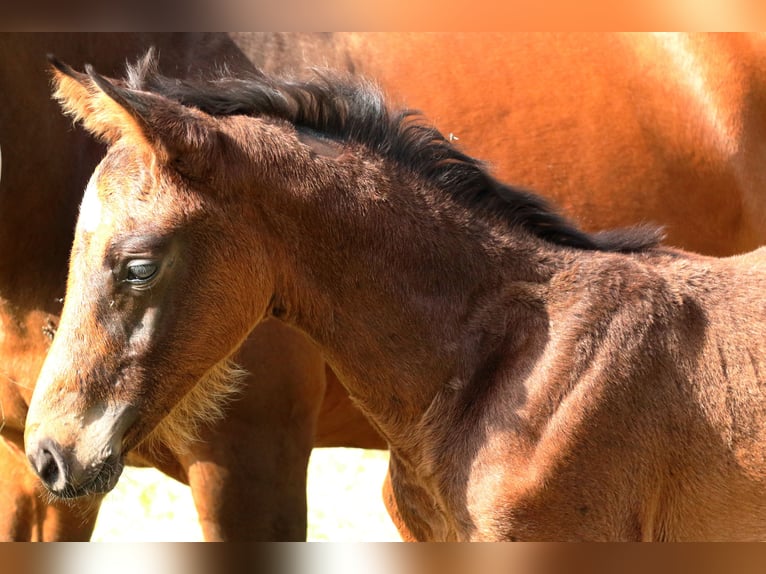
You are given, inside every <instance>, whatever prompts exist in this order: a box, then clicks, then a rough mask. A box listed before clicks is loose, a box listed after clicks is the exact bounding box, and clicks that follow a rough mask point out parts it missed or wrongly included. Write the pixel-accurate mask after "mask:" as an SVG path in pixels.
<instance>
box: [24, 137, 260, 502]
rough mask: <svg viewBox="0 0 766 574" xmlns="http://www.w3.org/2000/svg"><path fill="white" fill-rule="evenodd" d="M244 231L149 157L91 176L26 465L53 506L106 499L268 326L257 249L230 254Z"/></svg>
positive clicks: (133, 155)
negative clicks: (135, 458)
mask: <svg viewBox="0 0 766 574" xmlns="http://www.w3.org/2000/svg"><path fill="white" fill-rule="evenodd" d="M238 217H239V214H238V213H237V211H236V210H235V211H233V212H225V211H224V210H221V209H219V208H218V207H216V201H215V193H214V191H212V190H211V189H207V188H205V185H197V186H196V187H195V185H192V184H190V183H188V180H186V179H185V178H184V177H183V176H180V175H179V174H178V173H177V172H175V171H174V170H173V169H171V168H169V167H167V166H163V165H162V162H161V161H159V160H158V158H157V157H156V156H155V155H154V153H153V151H152V150H151V149H150V148H148V147H147V148H143V147H135V146H130V145H126V144H120V143H118V144H117V145H115V146H113V147H112V148H111V149H110V151H109V152H108V154H107V156H106V157H105V159H104V160H103V161H102V163H101V164H100V166H99V167H98V168H97V170H96V171H95V173H94V175H93V176H92V179H91V181H90V183H89V185H88V188H87V190H86V192H85V195H84V199H83V202H82V206H81V211H80V217H79V220H78V224H77V229H76V233H75V241H74V245H73V249H72V254H71V261H70V270H69V279H68V284H67V293H66V299H65V304H64V309H63V312H62V316H61V322H60V325H59V328H58V331H57V333H56V336H55V338H54V342H53V344H52V347H51V350H50V353H49V355H48V357H47V359H46V362H45V364H44V367H43V370H42V372H41V374H40V377H39V380H38V383H37V387H36V390H35V393H34V396H33V400H32V404H31V406H30V411H29V416H28V419H27V431H26V444H27V454H28V456H29V458H30V461H31V462H32V465H33V467H35V469H36V470H37V472H38V474H39V475H40V477H41V478H42V479H43V482H44V483H45V484H46V485H47V486H48V488H49V489H50V490H51V491H52V492H54V493H55V494H57V495H60V496H64V497H69V496H79V495H82V494H85V493H88V492H99V491H107V490H109V489H111V488H112V487H113V486H114V485H115V483H116V481H117V478H118V477H119V474H120V471H121V469H122V458H123V455H124V453H125V452H126V451H127V450H128V449H130V448H132V447H134V446H136V445H137V444H138V443H139V442H140V441H141V440H142V439H144V438H145V437H147V435H148V434H149V433H150V432H151V431H152V429H153V428H154V427H155V426H157V425H158V424H159V425H163V424H164V423H166V422H167V419H165V417H167V416H168V413H171V411H173V409H174V406H176V404H177V403H178V402H179V401H180V400H181V399H182V397H183V396H184V395H185V394H186V393H188V392H189V391H190V389H192V387H194V386H195V384H197V383H198V381H200V379H204V377H205V376H206V374H207V373H208V372H209V370H210V368H211V367H212V366H214V365H217V364H219V363H221V361H222V360H223V359H225V358H226V357H227V356H228V355H229V354H230V353H231V352H232V351H233V350H234V349H235V348H236V346H237V345H238V343H239V342H240V341H241V339H242V338H243V337H244V336H245V335H246V334H247V332H248V331H249V330H250V328H251V327H252V326H253V323H254V322H255V321H257V320H258V318H259V315H262V314H263V312H264V310H265V308H266V305H267V303H268V295H267V292H268V288H267V287H266V283H265V282H262V279H263V277H264V276H265V274H260V275H259V277H260V279H259V277H256V275H255V274H254V273H252V272H251V269H252V267H253V266H252V265H250V266H248V265H244V264H242V263H241V261H242V260H243V258H244V256H245V253H244V252H245V251H246V252H247V254H246V255H247V258H248V260H249V261H253V259H252V258H253V256H254V254H255V252H257V247H253V245H252V244H249V243H248V241H249V239H242V240H241V241H233V240H232V238H234V237H236V236H237V235H236V234H237V230H238V229H239V219H238ZM259 267H260V269H259V271H260V272H263V270H264V268H265V265H259ZM259 285H262V289H261V288H260V287H259ZM259 289H260V291H262V293H261V292H260V291H259ZM204 406H205V405H201V404H200V405H195V407H199V408H200V409H203V410H204ZM171 417H172V414H171ZM163 419H165V420H164V421H163ZM178 423H179V421H177V420H176V421H174V424H175V425H178ZM183 423H184V421H181V424H183ZM169 439H170V440H171V441H172V440H173V437H172V436H171V437H169ZM171 446H173V445H171Z"/></svg>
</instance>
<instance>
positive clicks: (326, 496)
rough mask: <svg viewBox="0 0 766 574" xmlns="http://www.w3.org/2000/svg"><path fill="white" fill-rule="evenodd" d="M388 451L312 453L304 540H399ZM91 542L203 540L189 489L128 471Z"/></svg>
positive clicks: (103, 509) (101, 515) (105, 504)
mask: <svg viewBox="0 0 766 574" xmlns="http://www.w3.org/2000/svg"><path fill="white" fill-rule="evenodd" d="M387 465H388V452H386V451H375V450H361V449H350V448H330V449H315V450H314V452H313V453H312V455H311V461H310V462H309V474H308V476H309V481H308V488H307V496H308V506H309V513H308V522H309V526H308V540H310V541H336V542H368V541H393V540H399V536H398V534H397V533H396V529H395V528H394V526H393V524H392V523H391V521H390V520H389V518H388V515H387V514H386V511H385V508H384V507H383V501H382V499H381V494H380V491H381V485H382V484H383V477H384V475H385V472H386V467H387ZM92 539H93V540H94V541H103V542H107V541H114V542H153V541H157V542H159V541H163V542H175V541H198V540H202V533H201V531H200V528H199V524H198V523H197V514H196V512H195V510H194V505H193V503H192V498H191V492H190V490H189V488H188V487H186V486H184V485H182V484H180V483H178V482H176V481H174V480H172V479H169V478H167V477H166V476H164V475H163V474H161V473H160V472H158V471H157V470H154V469H145V468H127V469H125V472H124V474H123V476H122V478H121V479H120V482H119V483H118V485H117V487H116V488H115V489H114V491H112V492H111V493H110V494H109V495H108V496H107V497H106V499H105V500H104V502H103V504H102V507H101V512H100V513H99V518H98V522H97V523H96V530H95V532H94V533H93V538H92Z"/></svg>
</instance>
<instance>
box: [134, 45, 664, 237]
mask: <svg viewBox="0 0 766 574" xmlns="http://www.w3.org/2000/svg"><path fill="white" fill-rule="evenodd" d="M314 72H315V77H314V78H313V79H311V80H309V81H299V80H293V79H289V78H278V77H273V76H267V75H266V74H264V73H262V72H261V71H259V70H255V71H253V72H249V73H244V74H241V75H240V77H232V76H231V75H229V74H228V73H227V72H226V70H220V71H219V74H218V76H216V77H215V78H208V79H205V78H198V79H191V80H180V79H174V78H169V77H166V76H163V75H162V74H161V73H160V72H159V68H158V60H157V56H156V54H155V52H154V50H149V51H148V52H147V54H146V55H145V56H144V57H143V58H141V59H140V60H139V61H138V62H137V63H136V64H134V65H128V67H127V79H126V83H127V87H128V88H130V89H133V90H142V91H150V92H153V93H156V94H159V95H161V96H163V97H166V98H169V99H171V100H174V101H177V102H179V103H181V104H183V105H186V106H193V107H196V108H198V109H200V110H202V111H203V112H205V113H208V114H211V115H215V116H228V115H249V116H261V117H271V118H276V119H281V120H285V121H288V122H290V123H292V124H293V125H295V126H296V127H300V128H308V129H311V130H314V131H317V132H320V133H322V134H324V135H327V136H329V137H331V138H335V139H338V140H340V141H343V142H348V143H354V144H360V145H363V146H365V147H367V148H368V149H369V150H370V151H372V152H373V153H376V154H379V155H381V156H383V157H384V158H387V159H390V160H392V161H393V162H395V163H396V164H397V165H399V166H402V167H404V168H406V169H408V170H409V171H411V172H413V173H415V174H418V175H419V176H420V177H423V178H425V180H426V181H428V182H431V183H432V184H434V185H435V186H436V187H437V188H439V189H441V190H444V192H446V193H449V194H450V196H451V197H452V198H453V199H454V200H455V201H457V202H459V203H461V204H463V205H465V206H466V207H467V208H469V209H473V210H477V209H484V210H486V211H487V212H489V213H491V214H494V215H496V216H498V217H500V218H501V219H503V220H505V221H506V222H508V224H509V225H511V226H517V227H522V228H524V229H526V230H527V231H529V232H531V233H532V234H534V235H536V236H537V237H540V238H542V239H544V240H547V241H549V242H552V243H555V244H558V245H564V246H569V247H574V248H579V249H587V250H600V251H619V252H636V251H644V250H647V249H649V248H652V247H654V246H656V245H657V244H658V243H659V242H660V241H661V240H662V235H663V234H662V231H661V229H660V228H657V227H653V226H638V227H634V228H629V229H624V230H613V231H610V232H607V233H595V234H588V233H586V232H584V231H581V230H579V229H577V228H576V227H575V226H574V225H573V224H572V223H570V222H569V221H567V220H566V219H565V218H564V217H562V216H561V215H559V214H558V213H556V212H555V211H554V209H553V208H552V207H551V206H550V205H549V204H548V202H547V201H546V200H545V199H544V198H542V197H540V196H539V195H536V194H534V193H531V192H529V191H526V190H522V189H519V188H515V187H512V186H509V185H506V184H503V183H501V182H499V181H498V180H497V179H495V178H494V177H493V176H492V175H490V173H489V171H488V169H487V167H486V166H485V165H484V164H483V163H482V162H481V161H479V160H477V159H475V158H472V157H470V156H468V155H466V154H465V153H463V152H461V151H460V150H459V149H457V148H456V147H455V146H454V145H453V144H452V143H451V142H449V141H448V140H447V139H446V138H445V137H444V136H443V135H442V134H441V133H440V132H439V131H438V130H437V129H435V128H434V127H432V126H430V125H428V124H426V123H425V122H424V120H423V117H422V115H421V114H420V112H418V111H415V110H410V109H404V110H399V111H392V110H391V109H389V108H388V107H387V105H386V103H385V99H384V96H383V93H382V91H381V90H380V88H378V87H377V86H375V85H374V84H372V83H371V82H369V81H367V80H364V79H361V78H353V79H352V78H351V77H350V76H348V75H340V74H338V73H334V72H330V71H327V70H324V71H320V70H314Z"/></svg>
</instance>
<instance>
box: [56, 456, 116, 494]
mask: <svg viewBox="0 0 766 574" xmlns="http://www.w3.org/2000/svg"><path fill="white" fill-rule="evenodd" d="M124 468H125V462H124V459H123V458H122V457H110V458H108V459H106V460H105V461H104V462H103V463H101V464H100V465H98V466H96V467H94V468H93V471H92V472H90V473H88V474H87V475H86V476H84V477H83V478H82V480H81V482H79V483H77V484H72V483H69V484H67V485H65V486H64V487H63V488H60V489H57V488H53V487H51V486H49V485H46V487H47V490H48V492H49V493H50V494H51V495H53V497H55V498H58V499H61V500H72V499H75V498H81V497H86V496H92V495H96V494H106V493H107V492H110V491H111V490H112V489H113V488H114V487H115V486H117V482H118V481H119V480H120V476H122V471H123V469H124Z"/></svg>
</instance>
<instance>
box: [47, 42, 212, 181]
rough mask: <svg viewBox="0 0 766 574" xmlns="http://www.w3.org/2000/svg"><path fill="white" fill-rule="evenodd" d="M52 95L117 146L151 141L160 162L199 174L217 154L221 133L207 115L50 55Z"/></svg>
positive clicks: (149, 143) (104, 139)
mask: <svg viewBox="0 0 766 574" xmlns="http://www.w3.org/2000/svg"><path fill="white" fill-rule="evenodd" d="M49 60H50V62H51V65H52V66H53V77H54V84H55V88H56V89H55V92H54V97H55V98H56V99H57V100H58V101H59V102H60V103H61V105H62V107H63V108H64V111H65V112H67V113H68V114H70V115H72V116H73V117H74V118H75V120H78V121H81V122H82V124H83V126H84V127H85V129H87V130H88V131H89V132H90V133H92V134H93V135H95V136H96V137H98V138H99V139H101V140H102V141H104V142H105V143H106V144H108V145H111V144H114V143H115V142H116V141H117V140H120V139H130V140H133V141H134V142H135V143H137V144H144V145H149V146H151V147H152V148H153V150H154V152H155V153H156V154H157V156H158V157H159V159H160V161H162V162H164V163H166V164H168V165H170V166H172V167H174V168H175V169H177V170H178V171H180V172H181V173H182V174H183V175H186V176H189V177H199V176H201V175H202V173H201V172H202V170H203V169H204V166H206V165H207V164H208V163H209V161H210V159H211V157H213V154H214V152H215V149H214V148H215V145H216V143H217V142H218V131H217V130H216V129H215V125H214V121H213V119H212V118H211V117H210V116H208V115H207V114H205V113H203V112H201V111H199V110H196V109H193V108H189V107H186V106H184V105H182V104H180V103H178V102H175V101H173V100H170V99H168V98H165V97H163V96H160V95H157V94H153V93H150V92H143V91H138V90H132V89H129V88H127V87H124V86H122V85H119V84H118V83H117V82H116V81H114V80H109V79H107V78H105V77H104V76H101V75H100V74H98V73H96V72H95V70H94V69H93V67H92V66H90V65H88V64H86V66H85V70H86V72H87V74H83V73H80V72H76V71H75V70H73V69H72V68H71V67H70V66H68V65H66V64H63V63H61V62H59V61H58V60H56V59H55V58H52V57H51V56H49Z"/></svg>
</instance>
